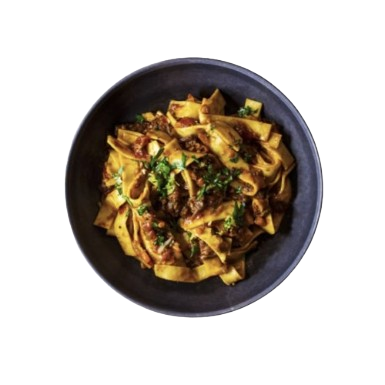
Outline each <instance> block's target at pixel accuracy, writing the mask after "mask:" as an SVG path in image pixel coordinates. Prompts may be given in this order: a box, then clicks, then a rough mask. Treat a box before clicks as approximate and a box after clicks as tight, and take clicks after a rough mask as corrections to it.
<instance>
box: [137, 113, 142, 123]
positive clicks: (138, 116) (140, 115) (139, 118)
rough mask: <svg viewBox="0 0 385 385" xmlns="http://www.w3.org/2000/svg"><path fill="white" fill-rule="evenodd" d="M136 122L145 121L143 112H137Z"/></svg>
mask: <svg viewBox="0 0 385 385" xmlns="http://www.w3.org/2000/svg"><path fill="white" fill-rule="evenodd" d="M135 122H136V123H143V122H144V117H143V115H142V114H136V115H135Z"/></svg>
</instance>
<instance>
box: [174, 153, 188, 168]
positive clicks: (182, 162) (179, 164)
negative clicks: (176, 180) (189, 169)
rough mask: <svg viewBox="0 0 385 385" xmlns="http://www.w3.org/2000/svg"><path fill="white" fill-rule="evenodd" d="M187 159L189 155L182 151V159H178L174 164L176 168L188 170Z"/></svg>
mask: <svg viewBox="0 0 385 385" xmlns="http://www.w3.org/2000/svg"><path fill="white" fill-rule="evenodd" d="M186 160H187V156H186V154H185V153H184V152H182V156H181V159H180V160H179V159H178V160H177V161H176V162H174V163H173V164H172V165H173V167H174V168H176V169H178V170H186Z"/></svg>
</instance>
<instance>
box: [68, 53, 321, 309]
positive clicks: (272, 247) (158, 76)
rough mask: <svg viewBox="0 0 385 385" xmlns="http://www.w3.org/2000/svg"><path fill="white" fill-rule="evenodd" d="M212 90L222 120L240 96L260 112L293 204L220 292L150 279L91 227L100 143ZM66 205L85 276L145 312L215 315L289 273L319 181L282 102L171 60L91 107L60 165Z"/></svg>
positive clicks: (305, 142) (204, 62)
mask: <svg viewBox="0 0 385 385" xmlns="http://www.w3.org/2000/svg"><path fill="white" fill-rule="evenodd" d="M215 88H219V89H220V90H221V92H222V93H223V95H224V97H225V99H226V101H227V108H228V112H234V111H235V110H236V109H237V108H238V107H239V106H242V105H243V103H244V99H245V98H246V97H249V98H253V99H257V100H261V101H262V102H263V103H264V115H265V116H266V117H267V118H268V119H271V120H273V121H275V122H277V123H278V124H279V125H280V126H281V127H282V130H283V134H284V139H285V142H286V143H287V144H288V145H289V148H290V150H291V151H292V153H293V155H294V157H295V158H296V161H297V166H296V169H295V171H294V172H293V173H292V181H293V187H294V201H293V204H292V207H291V208H290V210H289V211H288V212H287V214H286V216H285V219H284V222H283V224H282V226H281V228H280V231H279V232H278V233H277V234H276V235H274V236H273V237H265V238H264V239H263V240H262V241H261V242H260V244H259V246H258V248H257V250H256V251H253V252H251V253H249V255H248V258H247V279H245V280H244V281H241V282H239V283H237V284H236V285H235V286H232V287H227V286H225V285H224V284H223V283H222V282H221V280H220V279H219V278H212V279H209V280H206V281H203V282H201V283H198V284H186V283H175V282H169V281H165V280H161V279H158V278H156V277H155V276H154V274H153V272H152V271H149V270H143V269H141V268H140V266H139V264H138V263H137V261H135V260H134V259H133V258H129V257H126V256H125V255H124V254H123V252H122V251H121V249H120V246H119V244H118V242H117V241H116V239H114V238H111V237H108V236H107V235H106V234H105V231H104V230H102V229H100V228H97V227H95V226H93V224H92V223H93V221H94V219H95V216H96V214H97V211H98V202H99V199H100V193H99V188H98V186H99V184H100V180H101V170H102V166H103V162H104V160H105V157H106V151H107V146H106V136H107V134H112V133H113V132H114V127H115V125H116V124H117V123H121V122H126V121H132V120H134V117H135V115H136V114H137V113H141V112H145V111H156V110H158V109H161V110H163V111H164V110H165V109H166V108H167V106H168V102H169V100H170V99H184V98H185V97H186V95H187V94H188V93H192V94H193V95H194V96H197V97H204V96H206V97H207V96H209V95H210V94H211V93H212V92H213V90H214V89H215ZM66 199H67V209H68V215H69V219H70V223H71V226H72V229H73V232H74V235H75V237H76V240H77V242H78V244H79V246H80V248H81V250H82V252H83V253H84V255H85V256H86V258H87V259H88V261H89V262H90V264H91V265H92V266H93V267H94V269H95V270H96V271H97V272H98V273H99V274H100V276H101V277H103V278H104V280H105V281H107V282H108V283H109V284H110V285H111V286H112V287H114V288H115V289H116V290H117V291H118V292H120V293H121V294H123V295H124V296H126V297H127V298H129V299H131V300H132V301H134V302H136V303H139V304H141V305H143V306H145V307H147V308H150V309H152V310H155V311H159V312H162V313H166V314H174V315H183V316H201V315H214V314H220V313H224V312H227V311H231V310H235V309H237V308H240V307H242V306H245V305H247V304H249V303H251V302H253V301H255V300H257V299H259V298H261V297H262V296H263V295H265V294H266V293H268V292H269V291H270V290H272V289H273V288H274V287H276V286H277V285H278V284H279V283H281V282H282V281H283V280H284V279H285V278H286V277H287V275H288V274H289V273H290V272H291V271H292V270H293V269H294V267H295V266H296V265H297V263H298V262H299V260H300V259H301V258H302V256H303V254H304V253H305V251H306V249H307V247H308V245H309V243H310V241H311V239H312V236H313V233H314V231H315V228H316V225H317V221H318V217H319V213H320V208H321V201H322V176H321V169H320V163H319V158H318V155H317V151H316V148H315V145H314V142H313V140H312V137H311V135H310V132H309V130H308V128H307V126H306V124H305V122H304V121H303V119H302V118H301V116H300V115H299V113H298V112H297V110H296V109H295V107H294V106H293V105H292V104H291V102H290V101H289V100H288V99H287V98H286V97H285V96H284V95H283V94H282V93H281V92H280V91H278V90H277V89H276V88H275V87H274V86H272V85H271V84H270V83H268V82H267V81H266V80H264V79H263V78H261V77H260V76H258V75H256V74H254V73H252V72H250V71H248V70H246V69H243V68H240V67H238V66H235V65H232V64H229V63H225V62H220V61H216V60H210V59H177V60H170V61H166V62H162V63H158V64H155V65H152V66H149V67H146V68H144V69H142V70H139V71H137V72H135V73H133V74H131V75H129V76H127V77H126V78H124V79H123V80H121V81H120V82H119V83H117V84H116V85H115V86H113V87H112V88H111V89H110V90H109V91H107V92H106V93H105V94H104V95H103V96H102V97H101V98H100V99H99V100H98V101H97V102H96V104H95V105H94V106H93V107H92V109H91V111H90V112H89V113H88V115H87V116H86V118H85V119H84V121H83V122H82V124H81V126H80V128H79V130H78V133H77V135H76V137H75V139H74V142H73V146H72V149H71V152H70V156H69V159H68V165H67V175H66Z"/></svg>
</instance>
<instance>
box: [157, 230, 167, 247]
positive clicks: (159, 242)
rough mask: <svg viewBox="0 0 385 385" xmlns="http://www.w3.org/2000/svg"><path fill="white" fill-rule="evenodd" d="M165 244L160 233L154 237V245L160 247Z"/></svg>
mask: <svg viewBox="0 0 385 385" xmlns="http://www.w3.org/2000/svg"><path fill="white" fill-rule="evenodd" d="M165 242H166V237H165V236H164V235H163V234H162V233H159V234H157V235H156V239H155V241H154V245H156V246H161V245H163V244H164V243H165Z"/></svg>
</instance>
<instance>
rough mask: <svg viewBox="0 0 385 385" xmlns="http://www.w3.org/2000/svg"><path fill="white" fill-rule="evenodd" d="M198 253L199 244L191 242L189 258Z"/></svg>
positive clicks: (194, 241)
mask: <svg viewBox="0 0 385 385" xmlns="http://www.w3.org/2000/svg"><path fill="white" fill-rule="evenodd" d="M199 252H200V247H199V244H198V242H197V241H196V240H193V241H191V251H190V258H193V257H195V256H196V255H198V254H199Z"/></svg>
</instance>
